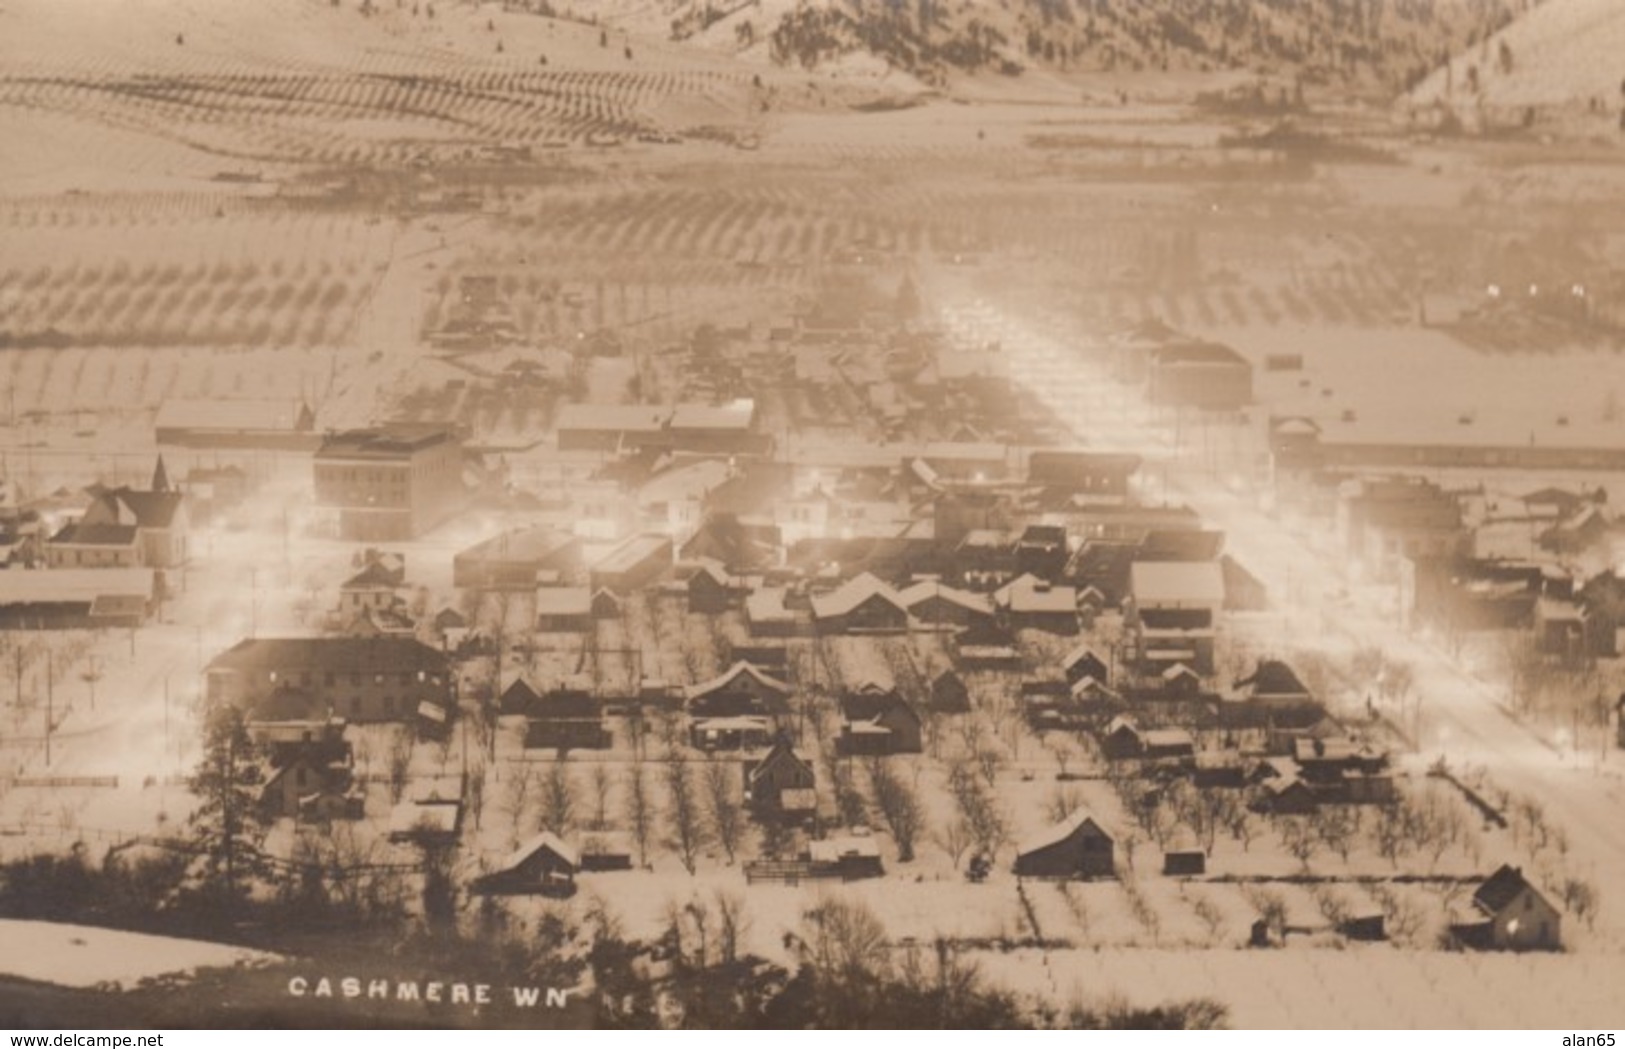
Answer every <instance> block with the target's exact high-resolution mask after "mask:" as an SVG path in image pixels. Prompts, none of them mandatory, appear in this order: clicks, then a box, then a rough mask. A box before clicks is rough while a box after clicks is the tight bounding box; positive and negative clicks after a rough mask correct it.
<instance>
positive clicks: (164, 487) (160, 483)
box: [152, 455, 169, 492]
mask: <svg viewBox="0 0 1625 1049" xmlns="http://www.w3.org/2000/svg"><path fill="white" fill-rule="evenodd" d="M152 490H153V491H155V492H167V491H169V471H168V470H165V469H164V457H163V456H162V455H160V456H159V457H158V465H157V466H155V467H153V470H152Z"/></svg>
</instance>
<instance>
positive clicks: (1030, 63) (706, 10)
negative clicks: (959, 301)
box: [555, 0, 1527, 91]
mask: <svg viewBox="0 0 1625 1049" xmlns="http://www.w3.org/2000/svg"><path fill="white" fill-rule="evenodd" d="M555 6H556V5H555ZM1525 6H1527V4H1526V3H1522V2H1520V0H1414V2H1410V3H1403V4H1392V3H1382V2H1380V0H1156V2H1155V3H1123V2H1112V0H1005V2H1002V3H999V4H993V3H987V2H969V0H956V2H949V0H907V2H890V3H878V2H873V0H664V2H658V0H606V2H605V3H602V4H599V5H595V6H593V7H592V10H593V11H594V12H595V15H596V16H597V17H599V18H601V19H602V20H604V21H606V22H608V23H610V24H612V25H624V26H627V27H629V28H630V27H636V28H637V29H638V30H639V31H641V32H644V33H650V34H653V33H665V34H667V35H668V36H669V37H670V38H671V39H673V40H683V41H685V42H691V43H697V44H702V45H705V46H708V47H711V48H718V49H728V50H733V51H735V52H736V53H743V54H746V55H749V56H752V57H756V58H765V59H767V60H769V61H771V62H773V63H776V64H778V65H781V66H785V67H788V68H802V69H822V68H824V67H826V66H827V65H828V64H829V63H831V62H836V61H841V60H844V59H848V58H849V57H850V56H852V55H853V54H865V55H870V56H874V57H876V58H878V59H881V60H883V61H884V62H885V63H886V64H888V65H889V66H891V67H892V68H894V69H898V70H902V71H906V72H908V73H911V74H913V75H915V76H918V77H920V78H921V79H922V80H925V81H927V82H931V83H935V84H939V85H945V84H948V83H949V82H951V81H952V80H955V79H957V78H961V77H963V76H965V75H976V74H991V75H1000V74H1003V75H1010V76H1014V75H1019V74H1020V73H1022V72H1024V71H1028V70H1038V69H1044V70H1056V71H1101V70H1104V71H1114V70H1122V71H1148V70H1176V71H1221V70H1247V71H1252V72H1257V73H1265V74H1270V75H1276V76H1283V77H1302V78H1303V79H1305V80H1306V81H1308V82H1310V83H1332V84H1351V85H1360V86H1366V87H1372V88H1384V89H1388V90H1395V91H1397V90H1400V89H1401V88H1402V87H1403V86H1405V85H1408V84H1412V83H1415V82H1416V81H1417V80H1418V79H1420V78H1421V77H1422V76H1424V75H1426V73H1427V72H1428V71H1429V70H1430V69H1432V68H1433V67H1434V66H1435V65H1436V64H1437V63H1438V62H1439V61H1440V60H1441V58H1442V57H1443V56H1444V55H1448V54H1453V53H1455V52H1456V51H1457V50H1459V49H1460V48H1462V47H1463V46H1465V45H1466V44H1467V43H1468V42H1469V41H1476V40H1478V39H1480V38H1481V37H1482V36H1484V35H1486V34H1487V33H1489V32H1491V31H1493V30H1494V29H1496V28H1499V27H1500V26H1503V25H1505V24H1506V23H1507V22H1508V21H1510V20H1511V19H1512V17H1513V15H1514V14H1515V13H1516V11H1517V10H1519V9H1521V8H1522V7H1525Z"/></svg>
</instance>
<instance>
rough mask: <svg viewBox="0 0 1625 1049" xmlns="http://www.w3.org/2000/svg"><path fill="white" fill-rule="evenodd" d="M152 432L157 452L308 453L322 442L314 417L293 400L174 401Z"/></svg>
mask: <svg viewBox="0 0 1625 1049" xmlns="http://www.w3.org/2000/svg"><path fill="white" fill-rule="evenodd" d="M153 429H154V430H155V431H156V436H157V439H158V444H159V445H160V446H161V447H163V446H167V447H174V448H191V449H199V450H225V449H246V450H251V451H268V452H306V453H309V452H314V451H315V450H316V449H317V448H318V447H320V446H321V443H322V438H321V435H320V434H318V433H316V417H315V415H314V414H313V413H312V412H311V410H310V407H309V406H308V405H306V404H305V403H304V402H303V401H300V400H298V399H297V398H282V399H272V398H248V397H243V398H224V399H222V398H213V397H205V398H188V397H172V398H170V399H169V400H166V401H165V402H164V403H163V404H162V405H161V406H160V407H159V409H158V415H157V417H156V419H155V420H154V422H153Z"/></svg>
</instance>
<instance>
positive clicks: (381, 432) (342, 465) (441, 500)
mask: <svg viewBox="0 0 1625 1049" xmlns="http://www.w3.org/2000/svg"><path fill="white" fill-rule="evenodd" d="M315 464H316V502H317V505H319V506H324V507H328V508H330V509H335V510H337V511H338V514H339V535H340V536H341V537H342V538H345V539H351V540H358V541H363V542H373V541H398V540H402V539H411V538H413V537H415V536H419V535H422V534H423V533H425V532H427V531H429V530H430V529H432V528H434V527H435V526H436V525H438V524H440V523H441V522H443V521H445V520H446V519H447V518H449V517H451V516H452V515H454V514H456V513H457V512H458V511H459V510H461V509H462V508H463V505H464V503H465V501H466V499H467V493H466V490H465V489H464V487H463V445H462V438H461V436H460V435H459V434H458V433H456V431H454V430H450V429H448V428H446V427H443V426H434V425H422V424H412V423H392V424H388V425H385V426H380V427H375V428H373V429H368V430H349V431H345V432H343V433H334V434H330V435H328V436H327V438H326V439H325V440H323V441H322V446H321V448H319V449H318V450H317V452H316V460H315Z"/></svg>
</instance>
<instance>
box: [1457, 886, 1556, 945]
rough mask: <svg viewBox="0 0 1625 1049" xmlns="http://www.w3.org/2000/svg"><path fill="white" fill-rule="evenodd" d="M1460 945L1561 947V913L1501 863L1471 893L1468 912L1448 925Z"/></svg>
mask: <svg viewBox="0 0 1625 1049" xmlns="http://www.w3.org/2000/svg"><path fill="white" fill-rule="evenodd" d="M1450 931H1451V933H1452V935H1454V936H1455V937H1456V939H1457V940H1458V941H1460V942H1461V943H1462V944H1463V945H1465V946H1469V947H1476V948H1478V949H1480V950H1499V951H1507V950H1511V951H1530V950H1539V951H1555V950H1558V949H1560V948H1561V947H1562V946H1563V940H1562V915H1561V913H1560V912H1559V911H1558V910H1557V908H1556V907H1554V906H1552V904H1551V903H1550V902H1548V901H1547V899H1546V897H1545V896H1543V895H1541V893H1540V891H1539V890H1538V889H1536V888H1535V887H1534V886H1533V885H1531V884H1530V883H1529V880H1528V879H1527V878H1525V877H1524V875H1523V870H1522V869H1521V868H1518V867H1512V866H1508V865H1502V867H1501V868H1500V869H1499V870H1497V871H1496V872H1495V873H1494V874H1492V875H1490V876H1489V877H1488V878H1486V879H1485V880H1484V883H1483V884H1482V885H1480V886H1479V887H1478V891H1476V892H1475V893H1473V898H1472V902H1471V913H1470V914H1468V915H1466V916H1465V920H1463V921H1459V922H1454V923H1452V924H1451V927H1450Z"/></svg>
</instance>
